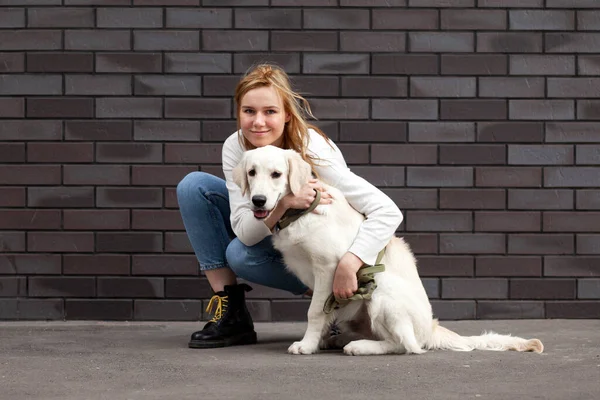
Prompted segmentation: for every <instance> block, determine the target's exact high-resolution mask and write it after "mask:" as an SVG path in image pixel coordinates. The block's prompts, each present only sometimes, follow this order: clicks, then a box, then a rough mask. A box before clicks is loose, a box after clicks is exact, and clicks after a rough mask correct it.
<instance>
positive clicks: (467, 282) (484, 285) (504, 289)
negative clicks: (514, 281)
mask: <svg viewBox="0 0 600 400" xmlns="http://www.w3.org/2000/svg"><path fill="white" fill-rule="evenodd" d="M442 298H443V299H506V298H508V279H499V278H477V279H459V278H444V279H442Z"/></svg>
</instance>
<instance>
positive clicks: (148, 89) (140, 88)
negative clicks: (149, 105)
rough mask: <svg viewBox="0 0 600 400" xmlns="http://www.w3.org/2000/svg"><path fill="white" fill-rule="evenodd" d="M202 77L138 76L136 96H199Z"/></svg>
mask: <svg viewBox="0 0 600 400" xmlns="http://www.w3.org/2000/svg"><path fill="white" fill-rule="evenodd" d="M201 82H202V77H200V76H163V75H137V76H135V78H134V92H135V95H136V96H140V95H141V96H199V95H201V94H202V83H201Z"/></svg>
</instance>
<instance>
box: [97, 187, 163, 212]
mask: <svg viewBox="0 0 600 400" xmlns="http://www.w3.org/2000/svg"><path fill="white" fill-rule="evenodd" d="M162 198H163V197H162V191H161V190H160V189H158V188H127V187H122V188H120V187H114V188H111V187H99V188H97V189H96V206H97V207H108V208H159V207H161V206H162V204H163V200H162Z"/></svg>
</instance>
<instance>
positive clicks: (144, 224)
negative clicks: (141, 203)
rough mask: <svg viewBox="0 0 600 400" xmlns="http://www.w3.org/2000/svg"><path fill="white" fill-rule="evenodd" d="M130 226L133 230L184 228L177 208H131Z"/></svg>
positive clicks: (176, 229)
mask: <svg viewBox="0 0 600 400" xmlns="http://www.w3.org/2000/svg"><path fill="white" fill-rule="evenodd" d="M131 227H132V229H135V230H161V231H162V230H170V231H179V230H184V229H185V228H184V226H183V221H182V219H181V215H180V214H179V211H177V210H133V211H132V215H131Z"/></svg>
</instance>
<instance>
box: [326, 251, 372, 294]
mask: <svg viewBox="0 0 600 400" xmlns="http://www.w3.org/2000/svg"><path fill="white" fill-rule="evenodd" d="M363 264H364V263H363V261H362V260H361V259H360V258H358V256H356V255H354V254H353V253H350V252H347V253H346V254H344V255H343V256H342V259H341V260H340V262H339V263H338V266H337V268H336V269H335V276H334V278H333V295H334V296H335V297H336V298H338V299H347V298H348V297H352V295H354V293H356V291H357V290H358V278H357V277H356V273H357V272H358V270H359V269H360V267H362V266H363Z"/></svg>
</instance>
